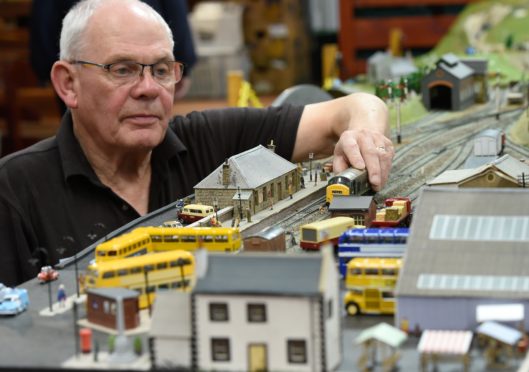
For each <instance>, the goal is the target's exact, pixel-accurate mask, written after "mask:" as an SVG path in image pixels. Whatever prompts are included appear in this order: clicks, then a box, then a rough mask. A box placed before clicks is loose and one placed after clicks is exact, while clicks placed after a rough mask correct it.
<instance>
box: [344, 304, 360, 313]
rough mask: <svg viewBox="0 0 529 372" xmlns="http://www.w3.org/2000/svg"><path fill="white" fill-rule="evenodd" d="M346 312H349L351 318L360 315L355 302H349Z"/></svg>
mask: <svg viewBox="0 0 529 372" xmlns="http://www.w3.org/2000/svg"><path fill="white" fill-rule="evenodd" d="M345 310H346V311H347V315H349V316H355V315H357V314H359V313H360V309H359V308H358V305H357V304H355V303H354V302H349V303H348V304H347V305H345Z"/></svg>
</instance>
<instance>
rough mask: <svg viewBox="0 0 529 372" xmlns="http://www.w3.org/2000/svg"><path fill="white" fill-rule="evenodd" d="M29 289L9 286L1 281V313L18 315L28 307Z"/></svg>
mask: <svg viewBox="0 0 529 372" xmlns="http://www.w3.org/2000/svg"><path fill="white" fill-rule="evenodd" d="M28 305H29V296H28V290H27V289H24V288H9V287H6V286H5V285H3V284H2V283H0V315H16V314H19V313H21V312H23V311H24V310H26V309H27V308H28Z"/></svg>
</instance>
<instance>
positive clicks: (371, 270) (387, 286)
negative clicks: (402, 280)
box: [344, 257, 402, 316]
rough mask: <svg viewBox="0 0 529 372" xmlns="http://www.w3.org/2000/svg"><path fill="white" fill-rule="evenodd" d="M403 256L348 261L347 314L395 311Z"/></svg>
mask: <svg viewBox="0 0 529 372" xmlns="http://www.w3.org/2000/svg"><path fill="white" fill-rule="evenodd" d="M401 266H402V259H401V258H372V257H360V258H354V259H352V260H350V261H349V263H348V264H347V272H346V276H345V286H346V287H347V288H348V292H347V293H346V294H345V296H344V304H345V309H346V311H347V314H349V315H351V316H354V315H356V314H359V313H364V314H395V287H396V285H397V280H398V276H399V272H400V268H401Z"/></svg>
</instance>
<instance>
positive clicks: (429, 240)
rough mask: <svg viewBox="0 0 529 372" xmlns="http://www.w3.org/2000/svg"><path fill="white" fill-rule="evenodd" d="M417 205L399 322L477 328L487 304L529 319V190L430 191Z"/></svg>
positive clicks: (401, 279) (528, 326) (428, 326)
mask: <svg viewBox="0 0 529 372" xmlns="http://www.w3.org/2000/svg"><path fill="white" fill-rule="evenodd" d="M417 205H418V206H417V210H416V218H414V224H413V229H411V231H410V236H409V238H408V246H407V250H406V255H405V259H404V265H403V267H402V269H401V272H400V276H399V279H398V284H397V290H396V296H397V312H396V324H398V325H399V326H402V325H406V326H407V327H408V329H410V330H425V329H447V330H474V329H475V328H476V327H477V326H478V323H479V321H480V319H479V316H478V314H479V312H478V309H480V307H483V306H490V305H511V304H521V306H523V308H524V310H523V313H525V314H528V313H529V255H528V254H527V252H528V250H527V249H528V248H527V247H528V245H529V216H528V215H527V211H528V210H529V190H526V189H498V188H491V189H448V188H425V189H423V191H422V193H421V195H420V199H419V201H418V203H417ZM488 320H495V319H488ZM523 322H524V326H525V329H529V317H528V316H525V318H524V319H523Z"/></svg>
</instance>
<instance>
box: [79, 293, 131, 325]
mask: <svg viewBox="0 0 529 372" xmlns="http://www.w3.org/2000/svg"><path fill="white" fill-rule="evenodd" d="M138 297H139V294H138V292H137V291H133V290H130V289H126V288H90V289H88V290H87V299H86V317H87V319H88V321H89V322H91V323H94V324H98V325H102V326H104V327H108V328H111V329H117V317H116V315H117V311H118V304H117V302H118V301H122V302H123V307H122V308H123V320H124V326H125V329H133V328H136V327H138V326H139V325H140V306H139V302H138Z"/></svg>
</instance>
